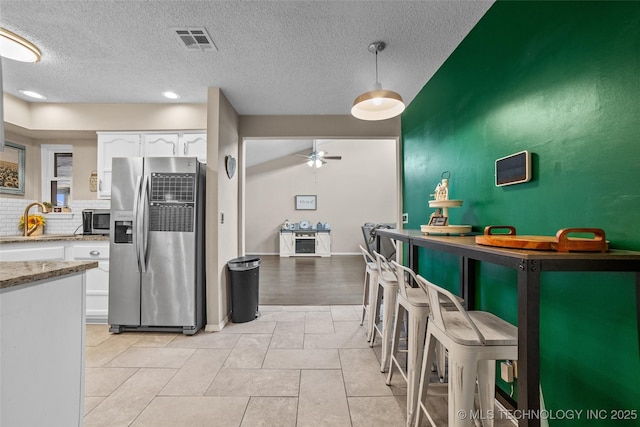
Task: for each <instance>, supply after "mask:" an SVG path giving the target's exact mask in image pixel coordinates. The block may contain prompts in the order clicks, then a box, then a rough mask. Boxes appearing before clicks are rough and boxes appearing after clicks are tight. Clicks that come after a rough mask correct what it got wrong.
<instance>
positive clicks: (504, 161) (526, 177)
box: [496, 150, 531, 187]
mask: <svg viewBox="0 0 640 427" xmlns="http://www.w3.org/2000/svg"><path fill="white" fill-rule="evenodd" d="M530 180H531V154H530V153H529V152H528V151H526V150H525V151H520V152H519V153H515V154H511V155H509V156H506V157H502V158H500V159H498V160H496V186H497V187H502V186H504V185H513V184H520V183H521V182H527V181H530Z"/></svg>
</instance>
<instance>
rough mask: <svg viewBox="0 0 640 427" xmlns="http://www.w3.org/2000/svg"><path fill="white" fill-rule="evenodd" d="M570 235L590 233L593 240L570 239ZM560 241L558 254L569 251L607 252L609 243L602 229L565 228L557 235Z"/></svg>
mask: <svg viewBox="0 0 640 427" xmlns="http://www.w3.org/2000/svg"><path fill="white" fill-rule="evenodd" d="M569 233H590V234H593V239H588V238H582V237H581V238H570V237H569ZM556 239H557V240H558V252H569V251H596V250H597V251H600V252H606V251H607V247H608V244H607V241H606V239H605V234H604V230H603V229H601V228H563V229H560V230H558V232H557V233H556Z"/></svg>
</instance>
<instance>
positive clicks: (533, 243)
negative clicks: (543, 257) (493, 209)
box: [476, 225, 609, 252]
mask: <svg viewBox="0 0 640 427" xmlns="http://www.w3.org/2000/svg"><path fill="white" fill-rule="evenodd" d="M500 229H501V230H508V233H506V234H504V233H503V234H493V231H495V230H500ZM569 233H589V234H593V239H589V238H584V237H569V236H568V235H569ZM476 243H479V244H481V245H488V246H498V247H502V248H512V249H534V250H540V251H558V252H571V251H575V252H606V251H607V250H609V242H607V241H606V239H605V235H604V230H602V229H600V228H563V229H562V230H559V231H558V232H557V233H556V235H555V237H554V236H518V235H516V229H515V227H512V226H510V225H491V226H488V227H485V229H484V235H482V236H476Z"/></svg>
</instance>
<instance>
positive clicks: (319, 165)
mask: <svg viewBox="0 0 640 427" xmlns="http://www.w3.org/2000/svg"><path fill="white" fill-rule="evenodd" d="M314 166H315V167H317V168H318V169H320V168H321V167H322V160H320V159H316V161H315V165H314Z"/></svg>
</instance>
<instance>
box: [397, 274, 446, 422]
mask: <svg viewBox="0 0 640 427" xmlns="http://www.w3.org/2000/svg"><path fill="white" fill-rule="evenodd" d="M391 265H392V266H393V267H394V268H395V269H396V277H397V278H398V296H397V298H396V304H395V314H396V316H395V320H394V322H393V339H392V342H391V357H390V360H389V374H388V375H387V385H391V378H392V377H393V370H394V365H395V366H396V367H397V368H398V370H399V371H400V374H401V375H402V377H403V378H404V380H405V381H406V382H407V426H410V425H411V424H412V421H413V418H414V416H415V412H416V405H417V403H418V384H419V381H420V366H421V364H422V363H421V362H422V357H423V356H422V353H423V350H424V340H425V333H426V330H427V319H428V318H429V298H428V297H427V294H425V293H424V291H423V290H422V289H420V288H413V287H411V284H410V281H409V280H410V278H413V279H414V280H417V278H416V275H415V273H414V272H413V271H412V270H410V269H408V268H407V267H404V266H402V265H400V264H398V263H397V262H395V261H391ZM405 315H406V318H407V329H408V331H407V333H408V336H407V350H406V351H403V350H399V348H398V344H399V341H400V330H401V329H402V323H403V321H404V319H405ZM399 352H404V353H406V357H407V371H406V373H405V372H404V370H403V369H402V366H401V365H400V362H398V359H397V355H398V353H399ZM442 363H444V360H443V361H442Z"/></svg>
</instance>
